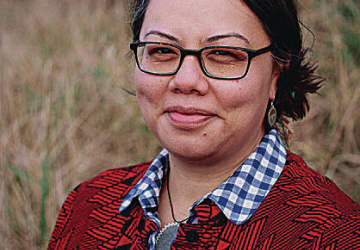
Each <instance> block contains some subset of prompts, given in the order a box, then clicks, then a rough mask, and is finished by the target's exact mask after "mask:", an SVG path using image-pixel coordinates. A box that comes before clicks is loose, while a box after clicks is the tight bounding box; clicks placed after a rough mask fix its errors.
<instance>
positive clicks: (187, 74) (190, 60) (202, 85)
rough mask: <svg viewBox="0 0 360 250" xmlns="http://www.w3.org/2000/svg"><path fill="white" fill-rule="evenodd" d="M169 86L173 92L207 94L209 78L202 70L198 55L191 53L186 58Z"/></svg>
mask: <svg viewBox="0 0 360 250" xmlns="http://www.w3.org/2000/svg"><path fill="white" fill-rule="evenodd" d="M169 88H170V90H171V91H173V92H180V93H184V94H190V93H197V94H199V95H205V94H206V93H207V92H208V91H209V83H208V79H207V77H206V76H205V75H204V73H203V72H202V70H201V66H200V62H199V61H198V59H197V57H196V56H192V55H189V56H187V57H185V58H184V60H183V62H182V64H181V66H180V69H179V70H178V72H177V73H176V74H175V76H174V77H173V78H172V79H171V81H170V83H169Z"/></svg>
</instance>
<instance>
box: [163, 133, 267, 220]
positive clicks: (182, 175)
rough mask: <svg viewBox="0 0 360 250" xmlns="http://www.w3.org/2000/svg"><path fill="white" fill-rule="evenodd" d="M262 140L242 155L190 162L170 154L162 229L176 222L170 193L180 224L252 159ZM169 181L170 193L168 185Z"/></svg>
mask: <svg viewBox="0 0 360 250" xmlns="http://www.w3.org/2000/svg"><path fill="white" fill-rule="evenodd" d="M261 138H262V137H260V138H259V139H258V141H256V142H254V143H253V144H252V145H249V144H247V147H246V148H244V150H242V151H238V152H236V153H234V152H226V153H228V155H224V154H222V156H221V157H216V156H213V157H208V158H207V159H206V160H191V159H190V160H189V159H184V158H182V157H179V156H177V155H175V154H172V153H170V154H169V160H170V172H169V178H166V179H167V180H165V183H164V184H163V185H162V189H161V193H160V204H159V210H158V212H159V216H160V220H161V222H162V226H164V225H166V224H168V223H170V222H173V218H172V215H171V210H170V203H169V199H168V194H167V192H170V195H171V199H172V205H173V210H174V215H175V218H176V219H177V220H178V221H180V220H182V219H184V218H186V217H188V216H189V208H190V207H191V205H192V204H193V203H194V202H195V201H197V200H199V199H201V198H202V197H203V196H205V195H206V194H207V193H209V192H211V191H212V190H214V189H215V188H217V187H218V186H219V185H220V184H221V183H223V182H224V181H225V180H226V179H227V178H228V177H229V176H231V175H232V174H233V173H234V172H235V171H236V170H237V169H238V168H239V166H241V165H242V163H243V162H244V161H245V160H246V159H247V158H248V157H249V155H250V154H251V153H252V152H253V151H254V150H255V148H256V147H257V145H258V144H259V143H260V140H261ZM166 181H169V190H168V189H167V185H166V184H167V183H166Z"/></svg>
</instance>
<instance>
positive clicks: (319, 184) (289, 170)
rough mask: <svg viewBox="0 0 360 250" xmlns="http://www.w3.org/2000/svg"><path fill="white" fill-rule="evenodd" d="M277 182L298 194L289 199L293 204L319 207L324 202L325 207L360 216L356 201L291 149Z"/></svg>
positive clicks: (285, 190) (281, 187)
mask: <svg viewBox="0 0 360 250" xmlns="http://www.w3.org/2000/svg"><path fill="white" fill-rule="evenodd" d="M277 184H278V187H279V188H280V189H281V190H283V191H284V192H291V193H293V194H294V193H295V194H296V195H295V196H296V197H295V196H294V200H293V201H289V202H290V203H291V204H293V205H296V204H295V203H297V206H302V205H303V206H313V207H318V205H320V204H323V205H322V206H323V207H327V208H329V207H332V208H336V210H338V211H340V212H341V213H344V214H353V215H355V214H356V216H357V217H359V210H360V206H359V205H358V204H357V203H356V202H354V201H353V200H352V199H351V198H350V197H349V196H348V195H347V194H345V193H344V192H343V191H342V190H341V189H340V188H339V187H338V186H337V185H336V184H335V183H334V182H333V181H332V180H331V179H330V178H328V177H325V176H323V175H321V174H320V173H318V172H316V171H315V170H313V169H312V168H310V167H309V166H308V165H307V164H306V162H305V161H304V159H303V158H302V157H300V156H299V155H296V154H294V153H292V152H290V151H288V152H287V159H286V164H285V167H284V170H283V173H282V174H281V176H280V178H279V180H278V183H277ZM322 206H320V207H322Z"/></svg>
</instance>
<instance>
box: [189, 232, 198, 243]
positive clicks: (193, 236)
mask: <svg viewBox="0 0 360 250" xmlns="http://www.w3.org/2000/svg"><path fill="white" fill-rule="evenodd" d="M186 239H187V240H188V241H189V242H196V241H197V240H198V239H199V234H198V233H197V232H196V231H195V230H190V231H189V232H186Z"/></svg>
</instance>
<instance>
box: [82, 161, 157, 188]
mask: <svg viewBox="0 0 360 250" xmlns="http://www.w3.org/2000/svg"><path fill="white" fill-rule="evenodd" d="M150 165H151V161H148V162H142V163H138V164H134V165H128V166H121V167H115V168H112V169H108V170H105V171H104V172H101V173H99V174H97V175H96V176H95V177H93V178H91V179H89V180H86V181H84V182H82V183H81V184H80V185H79V186H78V188H79V187H81V188H93V187H96V188H97V189H99V188H100V189H101V188H107V187H109V186H116V185H119V184H121V185H125V186H134V185H135V184H136V183H137V182H138V181H139V180H140V179H141V178H142V177H143V176H144V174H145V172H146V171H147V170H148V168H149V167H150Z"/></svg>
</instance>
